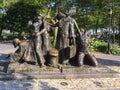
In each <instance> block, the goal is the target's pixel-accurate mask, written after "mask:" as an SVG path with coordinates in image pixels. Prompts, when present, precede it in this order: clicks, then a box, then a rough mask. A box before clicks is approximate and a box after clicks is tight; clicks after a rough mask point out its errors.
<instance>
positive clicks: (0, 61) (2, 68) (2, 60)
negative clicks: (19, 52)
mask: <svg viewBox="0 0 120 90" xmlns="http://www.w3.org/2000/svg"><path fill="white" fill-rule="evenodd" d="M9 63H10V59H8V58H6V55H5V54H1V53H0V72H5V73H7V70H8V66H9Z"/></svg>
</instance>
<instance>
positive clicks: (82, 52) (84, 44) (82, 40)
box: [77, 29, 98, 66]
mask: <svg viewBox="0 0 120 90" xmlns="http://www.w3.org/2000/svg"><path fill="white" fill-rule="evenodd" d="M89 40H90V33H88V32H87V31H86V30H84V29H81V35H80V36H78V38H77V54H78V65H79V66H82V65H83V64H84V63H86V64H90V65H92V66H97V65H98V62H97V60H96V58H95V57H94V56H93V55H92V54H91V53H90V52H89V49H88V46H89Z"/></svg>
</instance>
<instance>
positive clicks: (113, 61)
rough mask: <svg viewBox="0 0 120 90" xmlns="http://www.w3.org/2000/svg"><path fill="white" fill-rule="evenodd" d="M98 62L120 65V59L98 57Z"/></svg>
mask: <svg viewBox="0 0 120 90" xmlns="http://www.w3.org/2000/svg"><path fill="white" fill-rule="evenodd" d="M97 61H98V63H101V64H103V65H107V66H120V61H115V60H108V59H101V58H97Z"/></svg>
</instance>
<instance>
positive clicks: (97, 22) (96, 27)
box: [95, 18, 99, 35]
mask: <svg viewBox="0 0 120 90" xmlns="http://www.w3.org/2000/svg"><path fill="white" fill-rule="evenodd" d="M98 24H99V18H97V21H96V25H95V34H96V35H97V29H98Z"/></svg>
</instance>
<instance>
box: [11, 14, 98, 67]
mask: <svg viewBox="0 0 120 90" xmlns="http://www.w3.org/2000/svg"><path fill="white" fill-rule="evenodd" d="M45 18H46V16H45V14H39V15H38V16H37V17H35V18H34V19H33V20H30V21H28V26H27V27H28V30H29V33H30V38H29V39H27V40H22V41H21V40H19V39H14V40H13V45H14V46H15V47H18V49H17V50H16V51H15V53H11V54H10V58H11V60H12V61H14V62H19V63H24V62H26V63H32V64H33V63H34V64H37V65H39V66H40V68H42V67H45V66H52V67H57V66H59V65H63V66H67V65H72V64H71V63H70V61H71V60H72V62H73V63H76V65H77V66H82V65H83V64H89V65H92V66H97V65H98V62H97V60H96V58H95V57H94V56H93V55H91V53H90V52H89V50H88V46H89V40H90V33H88V32H87V31H86V30H85V29H79V27H78V25H77V23H76V21H75V19H73V18H72V17H71V16H70V13H69V12H66V13H61V12H60V13H58V15H57V17H56V18H57V20H58V22H56V23H54V24H50V23H48V22H47V21H46V20H45ZM54 27H58V32H57V39H56V45H55V48H53V47H52V46H51V43H50V36H51V35H50V32H51V28H54Z"/></svg>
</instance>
